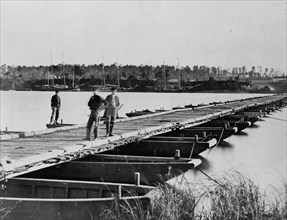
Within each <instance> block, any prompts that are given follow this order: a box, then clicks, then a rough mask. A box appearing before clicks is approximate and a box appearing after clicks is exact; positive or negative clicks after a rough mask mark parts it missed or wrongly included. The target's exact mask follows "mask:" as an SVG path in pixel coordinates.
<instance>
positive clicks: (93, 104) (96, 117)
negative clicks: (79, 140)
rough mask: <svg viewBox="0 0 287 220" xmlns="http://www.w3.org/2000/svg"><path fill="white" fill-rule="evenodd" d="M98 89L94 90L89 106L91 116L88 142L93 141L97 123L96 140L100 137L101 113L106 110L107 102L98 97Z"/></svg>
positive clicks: (87, 135) (88, 124)
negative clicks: (92, 130) (92, 132)
mask: <svg viewBox="0 0 287 220" xmlns="http://www.w3.org/2000/svg"><path fill="white" fill-rule="evenodd" d="M97 92H98V88H93V94H94V95H93V96H92V97H91V98H90V100H89V102H88V106H89V107H90V109H91V114H90V117H89V120H88V123H87V128H86V129H87V132H86V138H85V139H86V140H91V129H92V126H93V123H94V122H95V129H94V138H95V139H96V138H97V137H98V135H99V124H100V120H101V115H100V113H101V111H103V110H104V109H105V104H106V101H105V100H104V99H103V98H102V97H101V96H99V95H97Z"/></svg>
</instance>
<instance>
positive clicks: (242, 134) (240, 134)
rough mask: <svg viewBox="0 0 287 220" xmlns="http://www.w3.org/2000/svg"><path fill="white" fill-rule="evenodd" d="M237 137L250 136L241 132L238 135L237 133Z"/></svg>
mask: <svg viewBox="0 0 287 220" xmlns="http://www.w3.org/2000/svg"><path fill="white" fill-rule="evenodd" d="M235 135H238V136H248V134H247V133H246V132H244V131H240V132H238V133H236V134H235Z"/></svg>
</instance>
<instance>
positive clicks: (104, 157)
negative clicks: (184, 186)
mask: <svg viewBox="0 0 287 220" xmlns="http://www.w3.org/2000/svg"><path fill="white" fill-rule="evenodd" d="M198 160H199V159H192V158H186V157H180V158H178V157H148V156H132V155H113V154H105V153H99V154H94V155H88V156H86V157H83V158H81V159H78V160H77V161H92V162H126V163H132V162H146V163H173V162H177V163H180V162H182V163H191V164H193V165H194V166H198V165H199V164H200V163H198V162H199V161H200V160H199V161H198Z"/></svg>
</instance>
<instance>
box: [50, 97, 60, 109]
mask: <svg viewBox="0 0 287 220" xmlns="http://www.w3.org/2000/svg"><path fill="white" fill-rule="evenodd" d="M51 107H56V108H61V99H60V96H58V95H57V94H55V95H53V96H52V99H51Z"/></svg>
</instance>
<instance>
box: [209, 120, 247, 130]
mask: <svg viewBox="0 0 287 220" xmlns="http://www.w3.org/2000/svg"><path fill="white" fill-rule="evenodd" d="M210 123H211V124H212V123H215V124H222V125H223V124H224V123H228V124H229V125H230V126H231V127H237V132H240V131H242V130H244V129H245V128H247V127H249V126H250V125H251V122H249V121H240V120H232V119H228V120H227V119H216V120H213V121H211V122H210ZM237 132H236V133H237Z"/></svg>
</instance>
